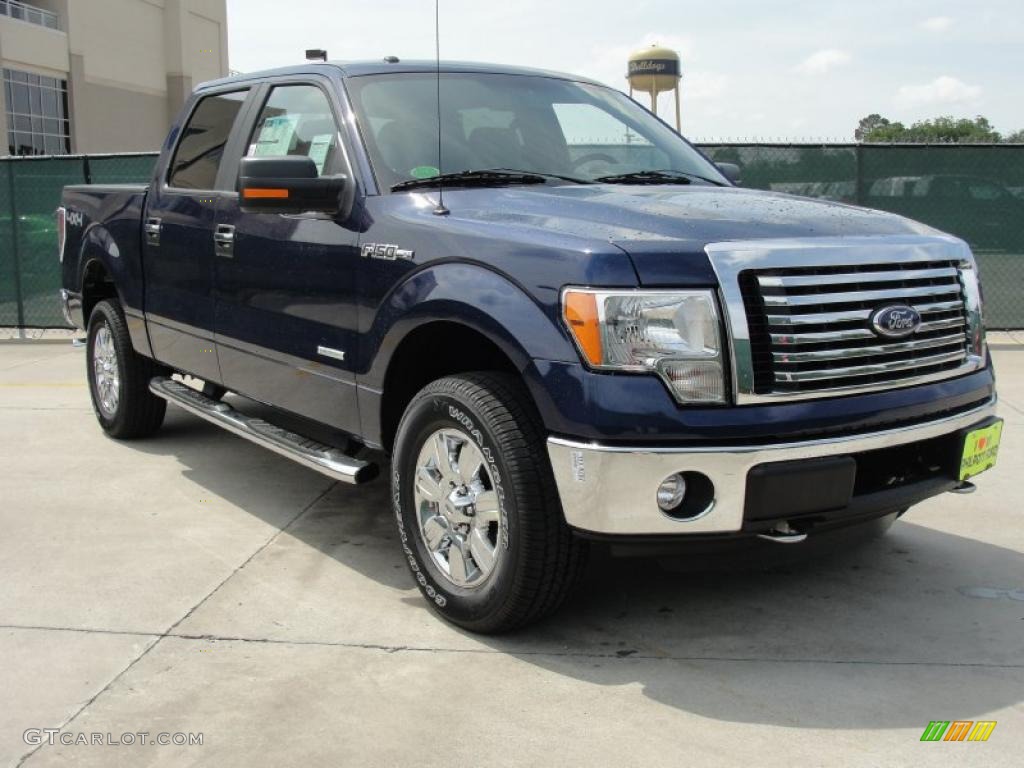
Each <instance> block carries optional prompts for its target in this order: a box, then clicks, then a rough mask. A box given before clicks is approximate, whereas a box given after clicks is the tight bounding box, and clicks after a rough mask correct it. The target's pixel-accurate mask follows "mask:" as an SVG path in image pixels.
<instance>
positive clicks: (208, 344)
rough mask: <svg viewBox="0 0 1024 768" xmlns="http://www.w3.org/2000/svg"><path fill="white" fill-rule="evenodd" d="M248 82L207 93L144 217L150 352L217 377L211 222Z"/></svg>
mask: <svg viewBox="0 0 1024 768" xmlns="http://www.w3.org/2000/svg"><path fill="white" fill-rule="evenodd" d="M248 94H249V90H248V89H241V90H237V89H236V90H233V91H227V92H222V93H213V94H211V95H209V96H204V97H203V98H201V99H200V100H199V101H198V103H197V104H196V106H195V108H194V109H193V110H192V113H191V115H190V116H189V118H188V121H187V122H186V123H185V125H184V127H183V128H182V130H181V134H180V136H179V137H178V144H177V147H176V148H175V149H174V153H173V155H172V156H171V161H170V163H169V165H168V168H167V169H166V171H164V172H162V173H161V175H160V176H159V177H158V178H156V179H154V181H153V184H152V185H151V186H150V190H149V197H148V199H147V201H146V212H145V215H144V217H143V230H144V231H143V254H144V255H143V259H144V265H145V266H144V274H145V276H146V281H145V295H146V297H145V309H146V319H147V321H148V327H149V335H150V341H151V342H152V345H153V354H154V356H155V357H156V359H157V360H159V361H160V362H162V363H166V364H168V365H170V366H172V367H173V368H175V369H177V370H179V371H183V372H185V373H191V374H193V375H195V376H198V377H200V378H202V379H206V380H207V381H213V382H217V381H220V369H219V367H218V365H217V354H216V350H215V348H214V341H213V321H214V301H213V279H214V275H213V228H214V224H215V219H216V215H217V200H218V197H219V196H220V195H221V194H222V193H223V190H218V189H217V176H218V172H219V170H220V165H221V160H222V158H223V157H224V156H225V153H226V148H227V145H228V142H229V140H230V138H231V135H232V128H233V126H234V124H235V122H236V121H238V120H239V118H240V115H241V114H242V112H243V110H242V107H243V105H244V103H245V100H246V97H247V96H248Z"/></svg>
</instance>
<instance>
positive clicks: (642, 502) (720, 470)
mask: <svg viewBox="0 0 1024 768" xmlns="http://www.w3.org/2000/svg"><path fill="white" fill-rule="evenodd" d="M995 411H996V400H995V398H993V399H992V400H991V401H989V402H988V403H986V404H985V405H983V406H981V407H979V408H975V409H973V410H970V411H967V412H965V413H960V414H957V415H955V416H949V417H946V418H942V419H937V420H934V421H929V422H925V423H922V424H915V425H913V426H908V427H899V428H896V429H889V430H884V431H881V432H872V433H869V434H861V435H852V436H846V437H834V438H827V439H822V440H807V441H803V442H793V443H781V444H775V445H754V446H743V445H738V446H732V447H720V446H716V447H713V448H701V447H686V448H639V447H638V448H634V447H618V446H604V445H598V444H596V443H579V442H573V441H571V440H563V439H561V438H557V437H551V438H548V456H549V457H550V459H551V466H552V468H553V469H554V473H555V482H556V483H557V485H558V492H559V495H560V497H561V500H562V509H563V510H564V512H565V519H566V522H568V523H569V525H571V526H572V527H574V528H577V529H579V530H582V531H589V532H592V533H599V534H614V535H647V534H669V535H672V534H674V535H680V534H688V533H729V532H736V531H739V530H740V529H741V528H742V527H743V511H744V507H745V503H746V498H745V496H746V484H747V483H746V481H747V473H748V472H749V471H750V469H751V468H752V467H754V466H757V465H758V464H765V463H768V462H776V461H792V460H800V459H812V458H818V457H822V456H838V455H844V454H852V453H861V452H863V451H871V450H877V449H880V448H890V447H893V446H897V445H905V444H907V443H913V442H917V441H920V440H929V439H931V438H935V437H941V436H942V435H948V434H951V433H954V432H958V431H960V430H962V429H964V428H966V427H970V426H972V425H974V424H976V423H978V422H980V421H982V420H984V419H986V418H988V417H990V416H993V415H994V414H995ZM684 471H694V472H701V473H703V474H704V475H707V477H709V478H710V479H711V481H712V482H713V483H714V486H715V494H714V501H713V502H712V503H711V504H710V505H709V506H708V507H707V508H706V509H705V510H704V511H703V513H702V514H699V515H696V516H694V517H692V518H690V519H687V520H675V519H672V518H670V517H668V516H667V515H665V514H664V513H663V512H662V511H661V510H660V509H659V508H658V504H657V501H656V492H657V488H658V486H659V485H660V484H661V482H662V481H663V480H664V479H665V478H666V477H668V476H669V475H671V474H672V473H674V472H684Z"/></svg>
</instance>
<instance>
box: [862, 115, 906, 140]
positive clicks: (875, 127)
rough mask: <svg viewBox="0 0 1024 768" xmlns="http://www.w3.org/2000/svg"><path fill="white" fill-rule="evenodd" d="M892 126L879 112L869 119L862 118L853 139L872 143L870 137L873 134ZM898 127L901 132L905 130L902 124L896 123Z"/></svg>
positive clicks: (869, 116) (868, 117)
mask: <svg viewBox="0 0 1024 768" xmlns="http://www.w3.org/2000/svg"><path fill="white" fill-rule="evenodd" d="M890 125H892V123H891V122H889V120H888V118H885V117H882V116H881V115H880V114H878V113H877V112H873V113H872V114H870V115H868V116H867V117H862V118H861V119H860V124H859V125H858V126H857V130H855V131H854V132H853V137H854V138H855V139H856V140H857V141H871V139H870V138H869V137H870V136H871V135H872V134H874V133H875V132H876V131H881V130H882V129H883V128H886V127H887V126H890ZM896 125H898V126H899V127H900V129H901V130H902V129H903V124H902V123H896Z"/></svg>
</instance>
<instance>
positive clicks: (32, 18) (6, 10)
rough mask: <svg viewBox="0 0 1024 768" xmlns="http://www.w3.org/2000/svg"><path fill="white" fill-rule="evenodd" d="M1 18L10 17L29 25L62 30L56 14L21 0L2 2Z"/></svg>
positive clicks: (0, 4)
mask: <svg viewBox="0 0 1024 768" xmlns="http://www.w3.org/2000/svg"><path fill="white" fill-rule="evenodd" d="M0 16H10V17H11V18H12V19H18V20H20V21H27V22H28V23H29V24H38V25H39V26H41V27H49V28H50V29H60V25H59V24H58V23H57V14H56V13H54V12H53V11H47V10H46V9H45V8H36V7H35V6H34V5H29V4H28V3H22V2H20V0H0Z"/></svg>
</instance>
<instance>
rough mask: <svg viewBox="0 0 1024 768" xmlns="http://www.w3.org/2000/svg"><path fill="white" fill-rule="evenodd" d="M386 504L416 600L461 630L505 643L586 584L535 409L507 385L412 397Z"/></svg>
mask: <svg viewBox="0 0 1024 768" xmlns="http://www.w3.org/2000/svg"><path fill="white" fill-rule="evenodd" d="M392 499H393V503H394V508H395V515H396V517H397V520H398V527H399V534H400V537H401V541H402V547H403V550H404V553H405V556H406V559H407V561H408V564H409V568H410V569H411V571H412V573H413V576H414V578H415V579H416V581H417V583H418V584H419V587H420V590H421V591H422V592H423V594H424V596H425V597H426V598H427V600H428V602H429V604H430V605H431V607H433V609H434V610H435V611H437V612H438V613H439V614H441V616H443V617H444V618H445V619H447V620H449V621H451V622H453V623H454V624H458V625H459V626H462V627H465V628H467V629H470V630H473V631H476V632H502V631H507V630H511V629H515V628H516V627H519V626H522V625H524V624H527V623H529V622H532V621H535V620H537V619H539V618H541V617H542V616H544V615H546V614H548V613H550V612H552V611H554V610H555V609H556V608H558V607H559V606H560V605H561V604H562V602H563V601H564V600H565V598H566V596H567V595H568V594H569V592H570V590H571V589H572V587H573V586H574V585H575V583H576V582H577V581H578V580H579V577H580V575H581V574H582V571H583V566H584V563H585V555H586V544H585V542H583V541H580V540H579V539H577V538H576V537H574V536H573V534H572V532H571V531H570V530H569V528H568V526H567V525H566V524H565V522H564V519H563V517H562V511H561V508H560V506H559V503H558V495H557V491H556V488H555V483H554V478H553V476H552V474H551V467H550V465H549V463H548V459H547V451H546V450H545V447H544V442H543V438H542V432H541V429H540V427H539V425H538V423H537V419H536V417H535V415H534V413H533V408H532V404H531V403H530V401H529V399H528V397H527V395H526V394H525V392H524V391H523V389H522V386H521V385H520V384H519V383H518V382H517V381H516V380H515V379H514V378H512V377H510V376H507V375H504V374H497V373H475V374H463V375H459V376H453V377H449V378H444V379H440V380H438V381H435V382H433V383H432V384H430V385H428V386H427V387H425V388H424V389H423V390H421V391H420V392H419V394H417V395H416V396H415V397H414V398H413V400H412V402H411V403H410V404H409V406H408V408H406V411H405V414H404V415H403V417H402V421H401V424H400V425H399V428H398V435H397V438H396V442H395V451H394V456H393V464H392Z"/></svg>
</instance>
